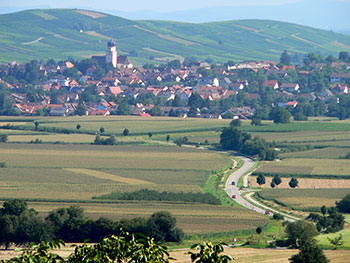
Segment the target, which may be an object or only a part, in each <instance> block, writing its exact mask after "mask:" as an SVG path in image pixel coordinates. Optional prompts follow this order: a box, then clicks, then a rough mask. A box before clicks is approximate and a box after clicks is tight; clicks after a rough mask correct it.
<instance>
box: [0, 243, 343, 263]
mask: <svg viewBox="0 0 350 263" xmlns="http://www.w3.org/2000/svg"><path fill="white" fill-rule="evenodd" d="M67 245H68V244H67ZM73 249H74V248H73V247H65V248H62V249H61V250H60V251H54V252H55V253H58V254H59V255H61V256H63V257H67V256H68V255H69V254H71V253H72V251H73ZM187 253H188V251H187V250H181V251H173V252H171V253H170V256H171V257H173V258H175V259H176V261H175V262H179V263H190V262H191V259H190V256H189V255H188V254H187ZM224 253H225V254H228V255H231V256H232V257H234V258H235V260H234V262H238V263H257V262H259V263H289V262H290V261H289V260H288V258H290V257H291V256H292V255H295V254H297V253H298V250H296V249H283V250H280V249H255V248H240V247H238V248H226V249H225V252H224ZM324 253H325V255H326V257H327V258H328V259H330V260H331V261H330V262H331V263H348V262H349V252H348V250H324ZM17 254H18V252H16V251H14V250H9V251H5V250H2V251H0V259H9V258H11V257H14V256H16V255H17Z"/></svg>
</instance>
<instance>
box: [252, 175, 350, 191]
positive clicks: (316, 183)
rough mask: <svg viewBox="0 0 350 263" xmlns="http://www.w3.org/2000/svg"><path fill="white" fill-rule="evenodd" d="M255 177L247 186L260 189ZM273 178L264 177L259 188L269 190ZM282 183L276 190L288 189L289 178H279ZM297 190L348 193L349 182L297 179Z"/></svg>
mask: <svg viewBox="0 0 350 263" xmlns="http://www.w3.org/2000/svg"><path fill="white" fill-rule="evenodd" d="M256 178H257V176H250V177H249V185H250V186H252V187H260V186H259V185H258V183H257V182H256ZM272 179H273V177H265V181H266V183H265V184H264V185H262V186H261V187H262V188H263V189H271V186H270V184H271V182H272ZM281 179H282V183H281V184H280V185H278V189H281V188H282V189H290V186H289V184H288V183H289V181H290V179H291V178H290V177H281ZM297 180H298V189H319V188H322V189H328V188H348V189H349V192H350V180H342V179H319V178H317V179H316V178H298V179H297Z"/></svg>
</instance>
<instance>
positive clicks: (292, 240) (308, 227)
mask: <svg viewBox="0 0 350 263" xmlns="http://www.w3.org/2000/svg"><path fill="white" fill-rule="evenodd" d="M285 232H286V235H287V239H288V242H289V244H290V245H291V246H292V247H295V248H299V247H301V246H302V245H303V244H304V243H306V242H308V241H310V240H312V239H313V237H315V236H317V234H318V232H317V230H316V227H315V226H314V225H313V224H312V223H309V222H307V221H302V220H299V221H295V222H291V223H288V224H287V227H286V229H285Z"/></svg>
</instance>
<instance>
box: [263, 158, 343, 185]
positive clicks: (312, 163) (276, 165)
mask: <svg viewBox="0 0 350 263" xmlns="http://www.w3.org/2000/svg"><path fill="white" fill-rule="evenodd" d="M301 153H304V152H301ZM257 172H262V173H279V174H284V173H286V174H295V175H299V174H302V175H308V174H310V175H320V176H327V175H332V176H333V177H337V176H340V177H346V176H349V179H350V162H349V160H344V159H316V158H287V159H284V160H282V161H273V162H264V163H263V164H262V165H261V167H260V168H259V169H258V170H257ZM340 177H339V178H340Z"/></svg>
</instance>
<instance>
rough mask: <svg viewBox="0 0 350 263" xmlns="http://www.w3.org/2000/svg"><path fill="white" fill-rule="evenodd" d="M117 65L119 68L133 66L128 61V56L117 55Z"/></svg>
mask: <svg viewBox="0 0 350 263" xmlns="http://www.w3.org/2000/svg"><path fill="white" fill-rule="evenodd" d="M117 61H118V67H119V68H129V69H131V68H133V67H134V65H133V64H132V63H131V62H130V60H129V58H128V56H118V60H117Z"/></svg>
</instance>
